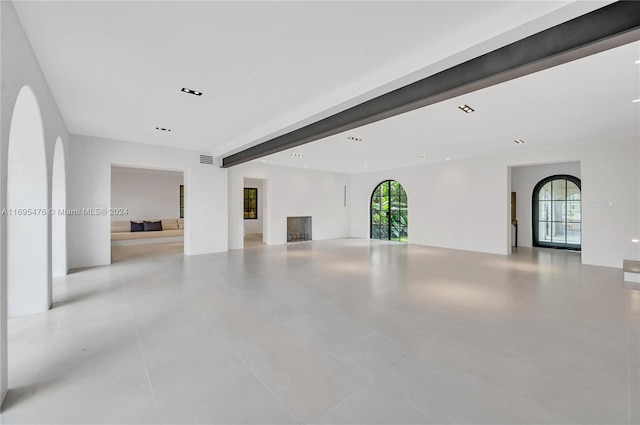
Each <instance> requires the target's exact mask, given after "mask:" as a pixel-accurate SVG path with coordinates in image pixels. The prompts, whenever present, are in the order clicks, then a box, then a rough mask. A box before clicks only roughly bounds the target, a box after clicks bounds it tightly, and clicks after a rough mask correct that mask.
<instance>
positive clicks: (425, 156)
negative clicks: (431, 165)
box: [418, 155, 429, 159]
mask: <svg viewBox="0 0 640 425" xmlns="http://www.w3.org/2000/svg"><path fill="white" fill-rule="evenodd" d="M418 158H420V159H427V158H429V157H428V156H427V155H418Z"/></svg>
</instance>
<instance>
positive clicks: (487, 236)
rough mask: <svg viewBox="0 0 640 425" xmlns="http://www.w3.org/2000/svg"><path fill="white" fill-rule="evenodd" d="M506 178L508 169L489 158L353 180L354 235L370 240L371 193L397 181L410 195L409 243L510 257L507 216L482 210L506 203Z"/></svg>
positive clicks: (409, 169)
mask: <svg viewBox="0 0 640 425" xmlns="http://www.w3.org/2000/svg"><path fill="white" fill-rule="evenodd" d="M506 176H507V168H506V167H504V166H502V167H501V166H500V164H499V162H497V161H496V160H492V159H486V158H483V160H482V161H475V160H471V161H450V162H446V163H437V164H431V165H427V166H420V167H411V168H403V169H395V170H387V171H379V172H373V173H366V174H356V175H353V176H352V177H351V182H352V191H351V208H352V210H353V216H352V219H351V235H352V236H354V237H360V238H368V237H369V225H370V223H369V220H370V218H369V203H370V199H371V194H372V192H373V190H374V189H375V188H376V186H377V185H378V184H380V183H381V182H382V181H384V180H396V181H398V182H399V183H400V184H401V185H402V186H403V187H404V189H405V191H406V192H407V207H408V221H409V228H408V241H409V243H413V244H418V245H431V246H439V247H445V248H456V249H465V250H470V251H482V252H493V253H499V254H506V251H505V244H504V240H505V239H506V237H507V236H506V229H505V228H504V226H503V223H504V217H503V216H504V214H496V209H495V208H484V207H483V204H484V203H485V202H492V203H494V204H500V205H503V204H504V201H503V200H502V193H504V192H505V191H506V190H507V178H506Z"/></svg>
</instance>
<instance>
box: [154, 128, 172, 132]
mask: <svg viewBox="0 0 640 425" xmlns="http://www.w3.org/2000/svg"><path fill="white" fill-rule="evenodd" d="M156 130H160V131H171V129H170V128H164V127H156Z"/></svg>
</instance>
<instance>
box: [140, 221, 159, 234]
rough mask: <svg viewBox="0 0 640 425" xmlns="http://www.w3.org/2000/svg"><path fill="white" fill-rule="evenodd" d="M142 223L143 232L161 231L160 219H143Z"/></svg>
mask: <svg viewBox="0 0 640 425" xmlns="http://www.w3.org/2000/svg"><path fill="white" fill-rule="evenodd" d="M142 224H143V225H144V231H145V232H159V231H162V222H161V221H144V222H143V223H142Z"/></svg>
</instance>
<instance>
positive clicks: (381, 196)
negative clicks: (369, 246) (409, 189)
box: [370, 180, 409, 242]
mask: <svg viewBox="0 0 640 425" xmlns="http://www.w3.org/2000/svg"><path fill="white" fill-rule="evenodd" d="M370 212H371V233H370V234H371V238H372V239H384V240H390V241H398V242H407V238H408V234H409V233H408V229H409V221H408V214H407V193H406V192H405V190H404V188H403V187H402V185H401V184H400V183H398V182H397V181H395V180H385V181H383V182H382V183H380V184H379V185H378V186H377V187H376V188H375V190H374V191H373V194H372V195H371V204H370Z"/></svg>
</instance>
